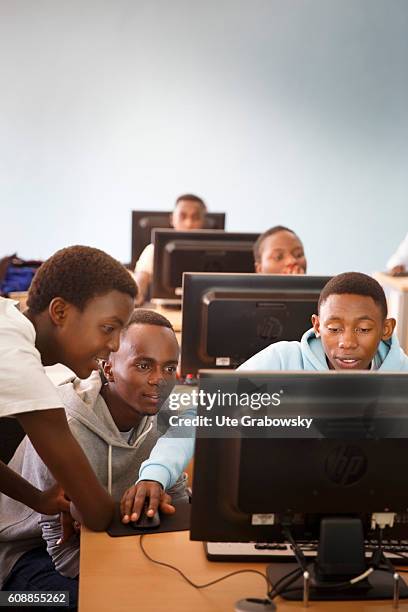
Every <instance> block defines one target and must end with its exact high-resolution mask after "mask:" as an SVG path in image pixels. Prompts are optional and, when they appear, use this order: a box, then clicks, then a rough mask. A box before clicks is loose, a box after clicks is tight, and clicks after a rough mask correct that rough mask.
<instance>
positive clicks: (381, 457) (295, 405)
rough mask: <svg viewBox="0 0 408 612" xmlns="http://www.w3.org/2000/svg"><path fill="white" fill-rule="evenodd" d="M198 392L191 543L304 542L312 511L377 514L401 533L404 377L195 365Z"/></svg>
mask: <svg viewBox="0 0 408 612" xmlns="http://www.w3.org/2000/svg"><path fill="white" fill-rule="evenodd" d="M199 392H202V393H203V394H205V396H203V397H202V398H200V402H199V405H198V415H197V417H198V419H199V421H198V427H197V428H196V449H195V464H194V482H193V508H192V522H191V538H192V539H194V540H207V541H216V542H247V541H254V542H276V541H281V540H282V525H283V523H285V525H287V524H290V525H291V529H292V533H293V534H294V536H295V537H296V538H300V539H305V538H307V537H312V536H314V537H316V535H317V534H316V533H312V532H311V527H310V526H311V525H312V524H314V522H313V521H311V517H316V516H321V517H322V516H328V515H333V514H336V515H338V514H344V515H346V514H347V515H349V514H353V515H354V514H357V515H361V516H365V517H367V516H368V514H370V513H372V512H384V511H391V512H397V513H400V514H399V516H400V517H402V518H401V521H400V523H398V517H397V523H396V527H395V528H394V529H395V530H396V531H397V532H398V529H400V535H401V533H402V534H403V535H405V537H406V536H407V527H408V526H407V522H406V521H407V514H406V513H407V511H408V501H407V496H406V468H407V464H408V455H407V452H406V448H407V440H406V438H407V437H408V376H407V374H406V373H378V372H344V373H343V372H324V373H317V372H262V373H252V372H231V371H230V372H214V371H205V370H204V371H202V372H200V381H199ZM261 395H262V396H263V397H264V400H265V401H263V400H262V399H261ZM211 397H212V398H213V400H210V398H211ZM268 397H269V400H268V401H269V403H268V401H266V400H267V399H268ZM214 398H215V400H214ZM265 398H266V399H265ZM260 404H261V405H260ZM211 405H212V407H211V408H210V409H209V406H211ZM205 418H206V419H207V421H205V420H204V419H205ZM208 419H210V420H211V422H210V421H209V420H208ZM268 419H269V421H268ZM404 530H405V531H404Z"/></svg>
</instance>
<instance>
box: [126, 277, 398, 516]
mask: <svg viewBox="0 0 408 612" xmlns="http://www.w3.org/2000/svg"><path fill="white" fill-rule="evenodd" d="M312 323H313V327H312V329H310V330H308V331H307V332H305V334H304V335H303V337H302V339H301V341H300V342H297V341H293V342H285V341H283V342H277V343H275V344H271V345H269V346H268V347H266V348H265V349H263V350H262V351H260V352H259V353H257V354H256V355H254V356H253V357H251V358H250V359H248V361H246V362H245V363H243V364H242V365H241V366H240V367H239V368H238V370H240V371H241V370H242V371H245V370H248V371H268V370H282V371H311V372H313V371H315V372H322V371H325V370H379V371H383V372H386V371H388V372H393V371H394V372H408V357H407V355H406V354H405V353H404V351H403V350H402V349H401V347H400V345H399V342H398V338H397V336H396V335H395V334H394V328H395V319H392V318H387V303H386V299H385V294H384V291H383V289H382V287H381V285H380V284H379V283H378V282H377V281H376V280H374V279H373V278H371V277H370V276H367V275H366V274H360V273H358V272H346V273H344V274H339V275H338V276H334V277H333V278H332V279H331V280H330V281H329V282H328V283H327V284H326V285H325V287H324V288H323V289H322V291H321V294H320V298H319V303H318V314H314V315H313V317H312ZM194 414H195V408H194V407H193V406H192V407H191V408H188V413H187V411H186V412H185V413H184V416H194ZM176 430H177V427H176V428H175V429H172V428H170V429H169V430H168V432H167V433H166V434H165V435H164V436H163V437H162V438H160V440H158V442H157V444H156V446H155V447H154V448H153V450H152V452H151V454H150V458H149V459H148V460H147V461H145V462H144V463H143V464H142V467H141V470H140V474H139V483H138V485H137V486H138V487H142V490H141V491H140V493H139V495H140V497H139V498H136V500H135V503H134V506H133V512H135V513H136V514H138V513H139V512H140V511H141V508H142V506H143V499H144V497H143V493H145V494H146V495H148V496H150V507H152V508H154V509H156V508H157V504H158V499H159V491H160V485H158V484H157V482H161V483H162V485H163V487H164V488H166V487H167V486H171V485H172V483H173V482H174V481H175V478H177V477H178V475H179V474H180V466H182V465H184V462H188V461H189V458H191V457H192V455H193V451H194V429H193V428H192V429H191V432H192V433H191V437H189V438H178V437H176V436H177V433H176ZM174 436H175V437H174ZM182 469H184V468H182ZM141 480H145V481H149V482H146V483H143V482H140V481H141ZM155 481H157V482H155Z"/></svg>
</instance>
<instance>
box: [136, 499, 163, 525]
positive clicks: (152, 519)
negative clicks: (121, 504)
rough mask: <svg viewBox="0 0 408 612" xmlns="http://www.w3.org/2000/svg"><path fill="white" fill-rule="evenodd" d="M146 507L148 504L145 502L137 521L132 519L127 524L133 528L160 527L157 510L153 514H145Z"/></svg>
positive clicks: (147, 507)
mask: <svg viewBox="0 0 408 612" xmlns="http://www.w3.org/2000/svg"><path fill="white" fill-rule="evenodd" d="M148 509H149V504H145V505H144V506H143V510H142V512H141V513H140V516H139V518H138V519H137V521H132V522H131V523H128V524H129V525H131V526H132V527H133V529H157V527H160V515H159V512H158V511H156V512H155V513H154V514H153V516H147V514H146V512H147V510H148Z"/></svg>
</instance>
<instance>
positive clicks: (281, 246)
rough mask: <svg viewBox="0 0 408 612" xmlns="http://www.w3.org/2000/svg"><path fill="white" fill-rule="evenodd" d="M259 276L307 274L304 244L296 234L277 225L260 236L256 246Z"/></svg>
mask: <svg viewBox="0 0 408 612" xmlns="http://www.w3.org/2000/svg"><path fill="white" fill-rule="evenodd" d="M254 259H255V272H257V274H306V267H307V262H306V257H305V252H304V249H303V244H302V243H301V241H300V238H299V237H298V236H297V235H296V234H295V232H294V231H293V230H291V229H289V228H288V227H284V226H283V225H275V226H274V227H271V228H270V229H268V230H266V232H264V233H263V234H261V235H260V236H259V238H258V239H257V241H256V242H255V244H254Z"/></svg>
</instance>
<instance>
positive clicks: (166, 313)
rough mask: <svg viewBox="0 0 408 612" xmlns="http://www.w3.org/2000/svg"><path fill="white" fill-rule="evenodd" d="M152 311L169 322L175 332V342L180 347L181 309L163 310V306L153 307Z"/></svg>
mask: <svg viewBox="0 0 408 612" xmlns="http://www.w3.org/2000/svg"><path fill="white" fill-rule="evenodd" d="M151 307H152V306H148V308H151ZM154 310H155V311H156V312H158V313H159V314H161V315H163V317H166V319H168V320H169V321H170V323H171V324H172V326H173V328H174V331H175V332H176V338H177V342H178V343H179V345H180V346H181V318H182V311H181V309H180V310H177V309H175V308H165V307H164V306H158V305H155V306H154Z"/></svg>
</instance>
